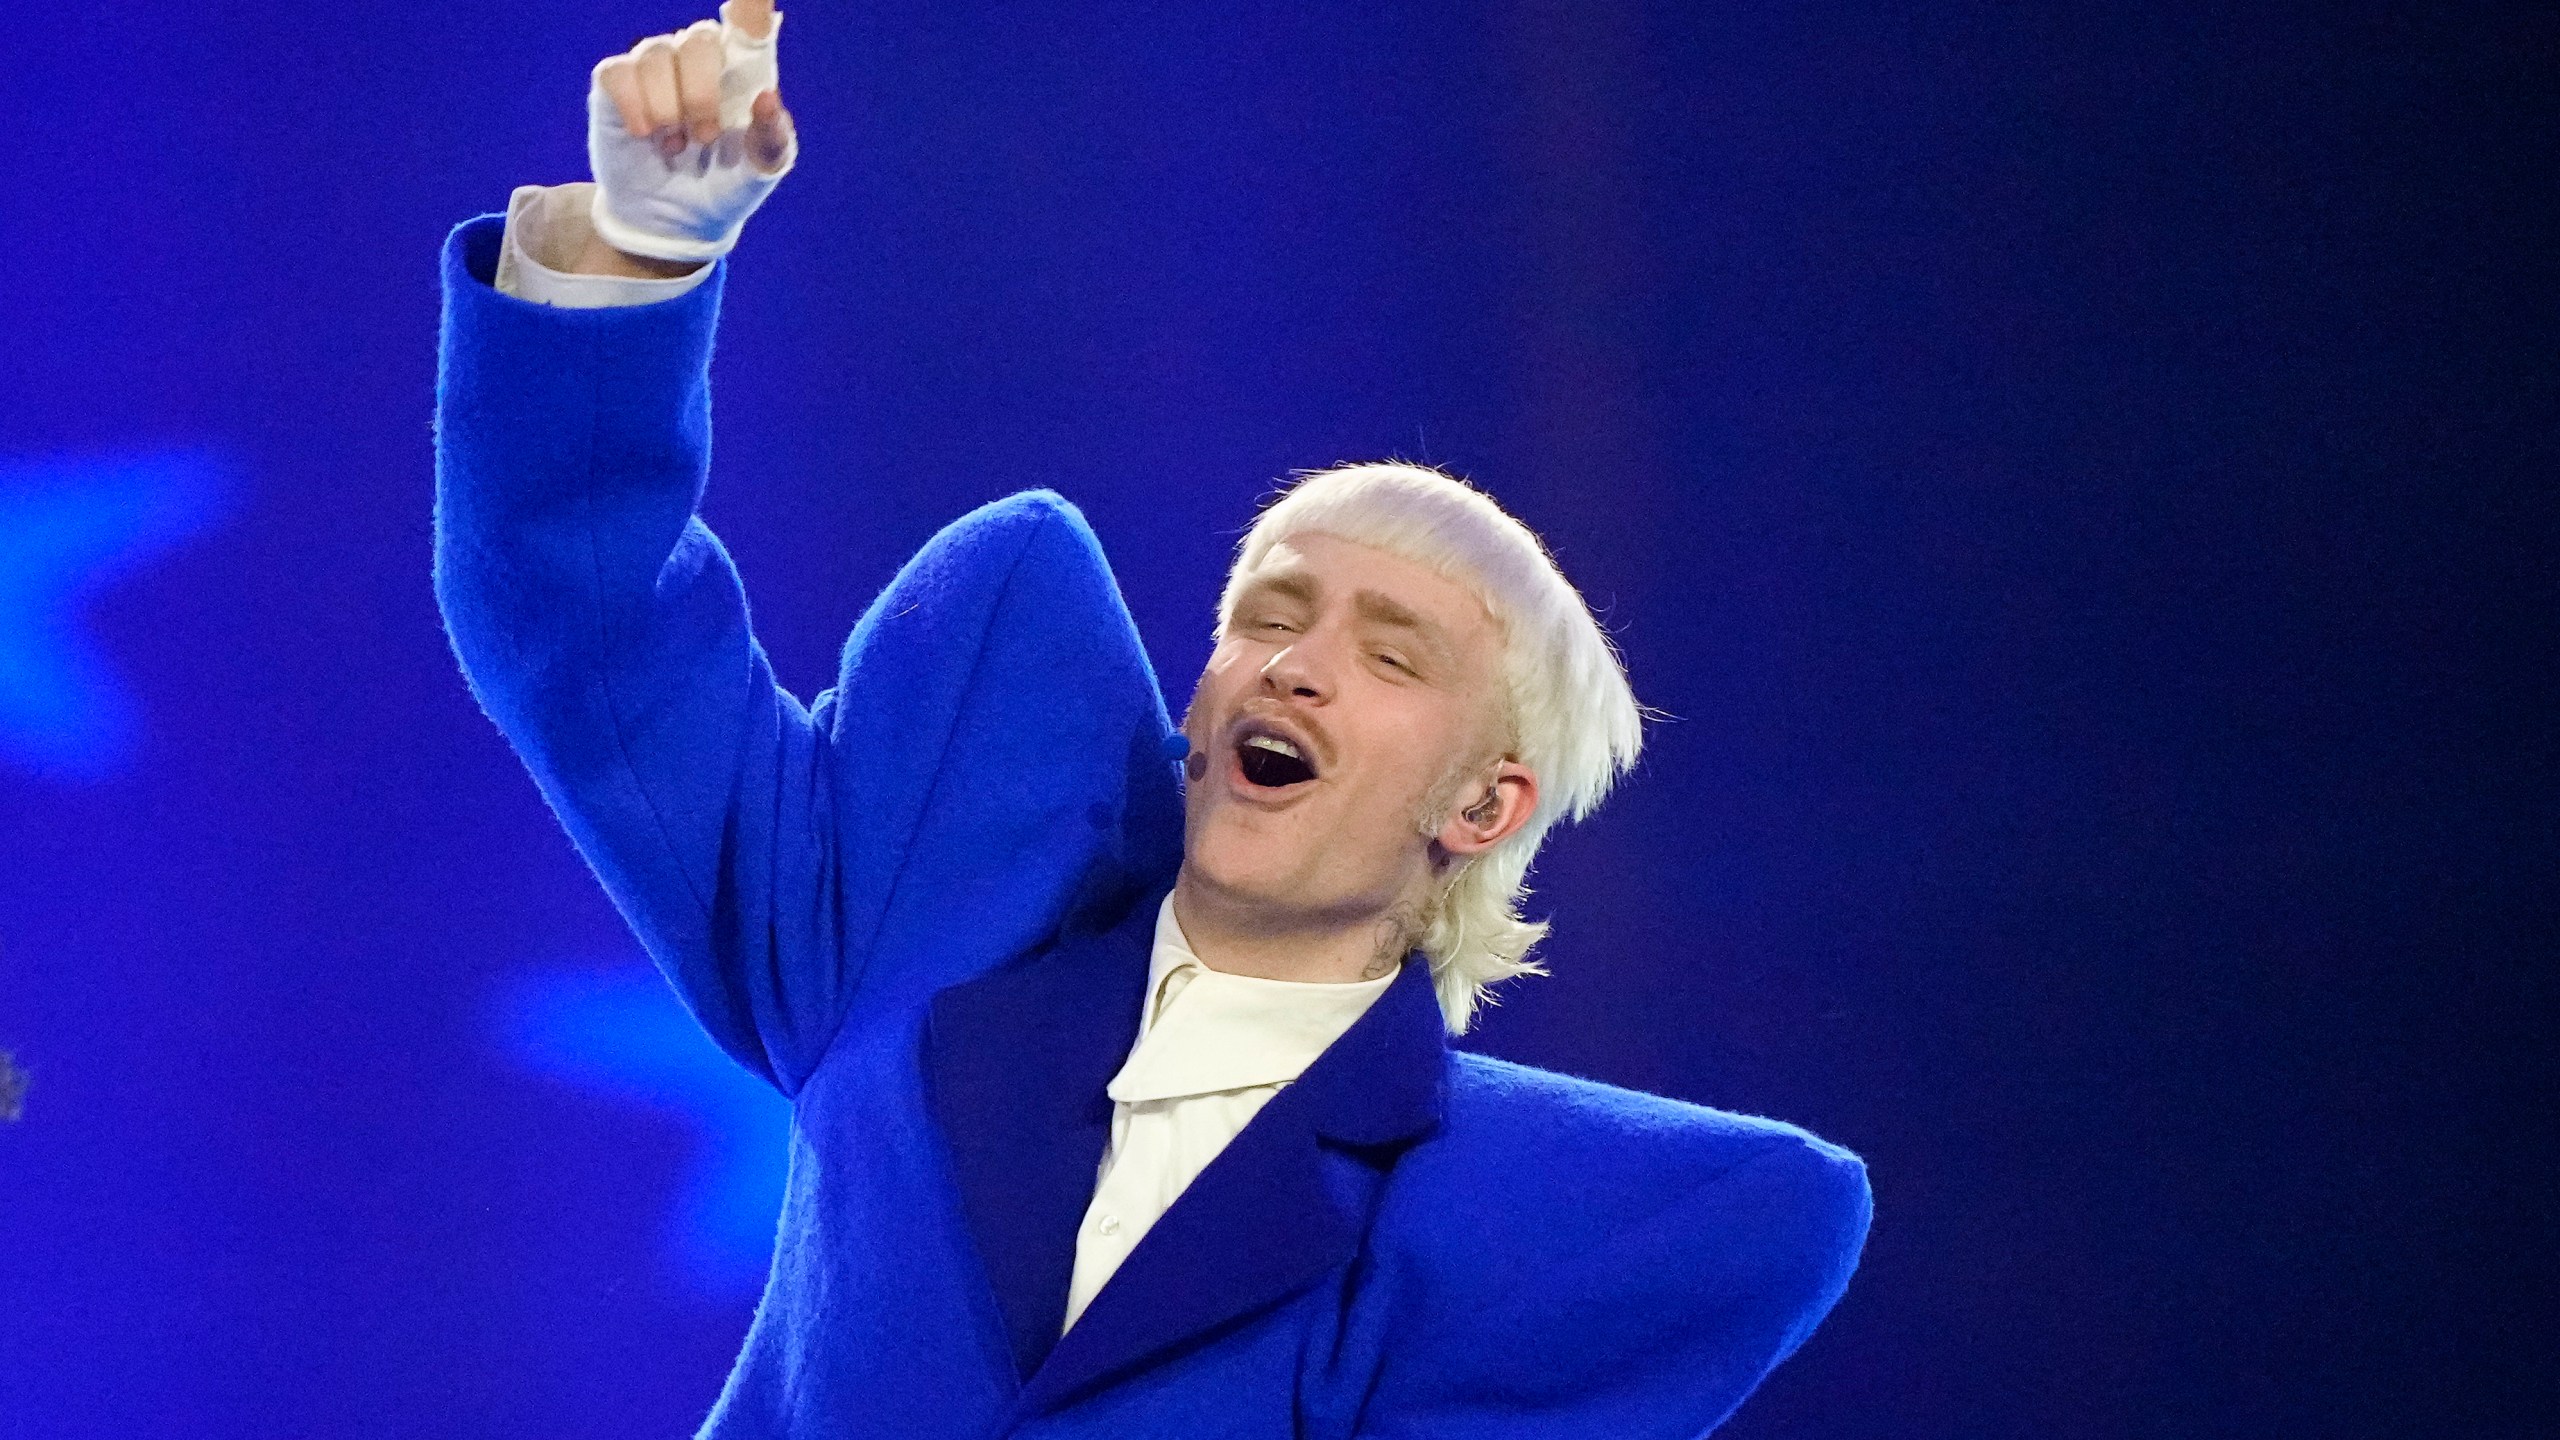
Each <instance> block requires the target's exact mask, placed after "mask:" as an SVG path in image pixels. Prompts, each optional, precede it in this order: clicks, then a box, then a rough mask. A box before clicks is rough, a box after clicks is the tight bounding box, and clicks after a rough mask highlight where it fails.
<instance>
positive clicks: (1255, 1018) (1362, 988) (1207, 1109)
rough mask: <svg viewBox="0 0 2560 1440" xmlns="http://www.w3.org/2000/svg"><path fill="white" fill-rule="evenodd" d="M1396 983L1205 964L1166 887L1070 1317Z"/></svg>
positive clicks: (1083, 1231) (1079, 1254)
mask: <svg viewBox="0 0 2560 1440" xmlns="http://www.w3.org/2000/svg"><path fill="white" fill-rule="evenodd" d="M1393 983H1395V976H1394V975H1393V974H1392V973H1391V974H1387V975H1382V976H1380V977H1379V978H1377V979H1375V980H1358V981H1351V982H1347V983H1323V982H1311V981H1304V980H1263V979H1258V978H1256V977H1254V976H1251V975H1230V974H1228V973H1227V972H1225V971H1223V970H1212V969H1210V968H1209V967H1208V966H1207V965H1205V964H1203V963H1201V960H1200V957H1199V956H1197V955H1194V954H1192V953H1191V946H1190V943H1189V942H1188V941H1186V940H1184V939H1183V936H1182V926H1181V924H1180V923H1179V922H1178V921H1176V920H1175V919H1174V918H1173V897H1172V896H1171V895H1167V896H1166V897H1165V898H1164V905H1163V906H1162V907H1161V908H1160V909H1158V910H1157V911H1156V942H1155V950H1154V953H1153V956H1152V957H1151V958H1150V959H1149V960H1148V962H1147V1005H1146V1008H1145V1009H1144V1010H1143V1011H1142V1012H1140V1014H1139V1016H1138V1043H1137V1044H1135V1045H1133V1046H1131V1047H1130V1049H1129V1059H1128V1063H1126V1064H1124V1065H1122V1066H1121V1067H1120V1073H1119V1074H1117V1075H1115V1076H1113V1077H1112V1078H1111V1084H1110V1085H1109V1086H1108V1087H1107V1089H1108V1091H1109V1093H1110V1096H1111V1147H1110V1149H1108V1150H1107V1151H1105V1152H1104V1153H1103V1157H1102V1170H1101V1174H1100V1176H1099V1177H1098V1179H1097V1182H1096V1184H1095V1185H1094V1189H1093V1202H1092V1204H1091V1205H1089V1206H1087V1207H1086V1209H1085V1215H1084V1224H1083V1225H1082V1226H1080V1227H1078V1229H1077V1230H1076V1267H1075V1277H1074V1279H1073V1280H1072V1281H1071V1282H1070V1283H1069V1284H1068V1286H1067V1327H1068V1328H1070V1329H1072V1328H1073V1327H1074V1325H1075V1323H1076V1320H1077V1317H1079V1316H1081V1315H1083V1314H1084V1311H1085V1307H1086V1306H1088V1305H1090V1304H1092V1303H1093V1297H1094V1296H1095V1295H1097V1294H1099V1293H1101V1290H1102V1286H1103V1283H1104V1282H1105V1281H1107V1280H1109V1279H1110V1278H1111V1276H1112V1274H1113V1273H1114V1272H1116V1271H1117V1270H1118V1269H1119V1268H1120V1262H1122V1261H1124V1260H1126V1259H1128V1258H1129V1253H1130V1252H1131V1251H1133V1250H1135V1249H1137V1248H1138V1242H1139V1241H1140V1240H1142V1239H1144V1238H1145V1237H1146V1233H1147V1231H1148V1230H1149V1229H1150V1228H1151V1227H1153V1226H1154V1224H1155V1223H1156V1221H1157V1220H1158V1219H1160V1218H1162V1216H1163V1215H1164V1212H1165V1211H1167V1210H1169V1209H1171V1208H1172V1207H1173V1202H1174V1201H1175V1200H1176V1199H1177V1198H1179V1197H1180V1196H1181V1194H1182V1192H1183V1190H1184V1189H1185V1188H1187V1187H1188V1186H1189V1185H1190V1184H1191V1182H1192V1180H1193V1179H1195V1178H1197V1177H1198V1175H1199V1174H1200V1172H1201V1171H1202V1170H1205V1169H1207V1168H1208V1166H1209V1162H1210V1161H1212V1160H1215V1159H1217V1158H1218V1152H1220V1151H1222V1150H1224V1149H1226V1148H1227V1142H1228V1141H1230V1140H1233V1139H1234V1138H1236V1134H1237V1132H1238V1131H1241V1130H1243V1129H1244V1127H1245V1123H1246V1122H1247V1121H1249V1120H1251V1119H1252V1118H1253V1117H1254V1115H1255V1113H1256V1112H1258V1111H1260V1110H1261V1109H1262V1107H1263V1106H1264V1105H1265V1104H1268V1103H1269V1102H1270V1100H1271V1097H1272V1096H1274V1095H1277V1094H1279V1093H1280V1088H1281V1087H1282V1086H1284V1085H1287V1084H1288V1083H1290V1082H1291V1081H1293V1080H1295V1079H1297V1078H1298V1076H1299V1075H1300V1074H1302V1073H1304V1071H1305V1070H1306V1068H1307V1067H1308V1066H1309V1065H1311V1064H1313V1063H1314V1062H1315V1058H1316V1057H1317V1056H1319V1055H1321V1054H1323V1053H1324V1052H1325V1049H1326V1047H1328V1046H1330V1045H1331V1044H1333V1042H1334V1041H1335V1040H1337V1039H1339V1038H1340V1037H1341V1035H1342V1032H1343V1031H1345V1030H1348V1029H1350V1028H1351V1024H1352V1022H1353V1021H1355V1020H1358V1019H1359V1018H1360V1017H1361V1016H1362V1015H1363V1014H1365V1013H1367V1011H1368V1009H1369V1006H1370V1005H1371V1004H1372V1003H1373V1002H1375V1001H1376V1000H1377V998H1378V997H1379V996H1381V995H1383V994H1385V993H1386V992H1387V987H1388V986H1389V985H1391V984H1393Z"/></svg>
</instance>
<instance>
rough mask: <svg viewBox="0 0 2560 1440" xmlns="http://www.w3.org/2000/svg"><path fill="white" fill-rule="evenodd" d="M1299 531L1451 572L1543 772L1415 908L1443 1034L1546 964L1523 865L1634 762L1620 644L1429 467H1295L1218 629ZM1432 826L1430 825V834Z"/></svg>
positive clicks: (1523, 534)
mask: <svg viewBox="0 0 2560 1440" xmlns="http://www.w3.org/2000/svg"><path fill="white" fill-rule="evenodd" d="M1303 534H1324V535H1331V536H1334V537H1336V538H1339V539H1343V540H1349V541H1353V542H1356V543H1358V544H1362V545H1369V546H1373V547H1375V548H1377V549H1380V550H1384V551H1386V552H1387V553H1388V554H1391V555H1396V556H1399V557H1401V558H1403V559H1406V560H1410V561H1413V562H1414V563H1415V564H1418V565H1421V566H1424V567H1425V568H1427V569H1430V570H1432V571H1434V572H1435V573H1437V574H1439V575H1442V576H1444V577H1446V578H1448V579H1450V580H1453V581H1456V582H1457V583H1459V584H1461V585H1464V586H1465V587H1467V588H1468V589H1469V590H1470V591H1472V592H1474V593H1475V595H1476V596H1477V597H1478V598H1480V599H1482V600H1483V601H1484V605H1485V608H1486V609H1487V610H1488V611H1490V612H1492V615H1493V618H1494V620H1495V622H1496V623H1497V624H1498V625H1499V626H1500V628H1501V632H1502V647H1503V655H1502V667H1501V674H1502V684H1501V692H1502V693H1501V699H1502V703H1503V709H1504V714H1503V717H1502V719H1503V723H1504V726H1505V730H1506V733H1507V735H1508V744H1507V749H1506V755H1507V757H1508V758H1510V759H1512V760H1514V761H1517V762H1518V763H1519V764H1521V765H1524V766H1527V767H1528V768H1529V769H1530V770H1531V771H1533V772H1534V773H1535V774H1536V775H1537V777H1538V808H1537V809H1536V810H1535V811H1534V812H1533V813H1532V814H1531V815H1530V817H1529V823H1527V824H1526V825H1523V826H1521V827H1520V829H1519V830H1517V831H1515V832H1513V833H1512V834H1511V835H1510V836H1508V837H1507V838H1505V839H1504V840H1503V841H1502V843H1501V844H1499V845H1496V846H1494V847H1493V848H1492V849H1490V850H1487V851H1485V852H1484V853H1482V854H1480V855H1478V856H1476V857H1474V859H1473V860H1472V861H1469V862H1466V863H1463V864H1461V865H1460V866H1459V867H1458V869H1457V871H1456V873H1455V874H1454V875H1453V876H1452V877H1451V878H1450V880H1449V882H1448V885H1447V888H1446V889H1445V890H1444V891H1443V892H1442V893H1441V895H1440V897H1439V899H1438V900H1437V901H1436V902H1435V903H1434V904H1433V905H1431V906H1430V907H1429V909H1428V910H1427V911H1426V913H1425V914H1424V915H1423V916H1422V917H1420V918H1421V921H1422V925H1421V939H1420V942H1419V943H1420V946H1421V949H1422V951H1423V953H1424V954H1425V955H1427V956H1428V957H1429V958H1430V961H1431V976H1432V982H1433V986H1434V988H1435V989H1436V990H1437V991H1438V993H1439V997H1440V1010H1441V1014H1442V1015H1443V1016H1444V1017H1445V1018H1446V1019H1447V1021H1448V1025H1449V1030H1450V1033H1452V1034H1464V1033H1466V1030H1467V1027H1468V1025H1469V1024H1471V1023H1473V1021H1474V1019H1475V1014H1476V1007H1477V1006H1478V1005H1481V1004H1485V1003H1487V1002H1488V1001H1489V998H1490V997H1489V996H1488V994H1487V990H1488V988H1489V987H1491V986H1493V985H1495V984H1498V983H1500V982H1501V981H1504V980H1508V979H1510V978H1511V977H1513V976H1515V975H1543V974H1545V973H1547V972H1546V969H1545V967H1544V966H1541V965H1540V964H1538V962H1537V961H1535V960H1533V959H1531V958H1529V951H1530V950H1531V948H1532V947H1534V946H1536V945H1537V943H1538V942H1539V941H1540V940H1541V939H1543V938H1545V936H1546V933H1547V929H1548V926H1547V922H1545V921H1542V920H1527V919H1523V918H1521V915H1520V902H1521V900H1522V899H1523V898H1524V897H1525V896H1527V894H1528V893H1529V886H1528V874H1529V862H1530V861H1531V859H1533V858H1534V857H1535V856H1536V855H1537V853H1538V847H1539V845H1540V844H1542V843H1543V842H1544V841H1545V840H1546V836H1547V831H1548V830H1549V829H1550V828H1551V827H1553V826H1554V824H1555V823H1556V822H1557V821H1558V820H1561V819H1565V818H1567V817H1570V818H1572V819H1575V820H1579V819H1581V818H1582V817H1584V816H1585V815H1588V814H1590V813H1591V811H1592V810H1593V809H1594V808H1595V807H1596V806H1598V805H1599V803H1600V800H1601V798H1602V797H1603V796H1605V795H1606V794H1608V792H1609V789H1610V787H1611V786H1612V785H1614V784H1615V783H1616V782H1617V779H1618V777H1619V776H1620V775H1622V774H1624V773H1625V772H1626V770H1627V767H1629V766H1631V765H1633V764H1634V763H1635V760H1636V754H1637V752H1638V750H1639V749H1641V748H1642V745H1643V742H1644V735H1643V728H1644V727H1643V721H1644V710H1643V707H1641V706H1639V705H1638V704H1637V703H1636V698H1635V694H1634V692H1633V691H1631V690H1630V689H1629V688H1628V686H1627V672H1626V665H1625V663H1624V662H1623V661H1622V660H1621V659H1620V658H1619V655H1618V647H1617V646H1616V645H1615V644H1613V643H1612V642H1611V641H1610V639H1609V636H1608V632H1606V631H1604V630H1602V629H1601V628H1600V623H1599V621H1598V620H1596V619H1594V618H1593V616H1592V614H1591V607H1590V606H1589V605H1587V604H1585V603H1584V602H1583V599H1582V593H1581V592H1580V591H1578V590H1576V589H1574V587H1573V584H1572V582H1570V581H1568V580H1566V579H1565V578H1564V572H1563V571H1561V570H1559V569H1558V568H1556V562H1555V559H1554V557H1553V556H1551V555H1549V554H1548V553H1547V547H1546V546H1545V544H1543V543H1542V542H1540V540H1539V539H1538V537H1537V536H1536V535H1535V534H1534V533H1532V532H1531V531H1530V529H1529V527H1528V526H1526V525H1523V524H1521V523H1520V522H1519V521H1518V520H1515V519H1513V518H1512V517H1511V516H1510V515H1509V514H1508V513H1506V512H1505V511H1504V510H1503V508H1502V507H1501V506H1499V505H1497V504H1495V503H1494V502H1493V499H1492V497H1491V496H1488V495H1486V494H1485V493H1484V492H1483V491H1481V490H1478V489H1476V488H1475V487H1474V486H1472V485H1469V484H1468V483H1467V482H1466V481H1464V480H1461V479H1459V478H1457V477H1456V476H1454V475H1449V474H1446V473H1444V472H1442V471H1439V470H1434V469H1431V468H1429V467H1427V466H1422V465H1411V464H1405V463H1402V462H1394V461H1389V462H1378V463H1371V464H1361V465H1341V466H1336V467H1334V468H1333V469H1329V470H1317V471H1311V472H1302V473H1301V475H1300V478H1299V479H1298V481H1297V483H1296V484H1294V485H1292V486H1290V487H1289V488H1288V489H1287V490H1286V491H1284V492H1282V493H1281V495H1280V497H1279V498H1278V499H1276V500H1275V501H1273V502H1272V503H1271V504H1270V505H1269V506H1268V507H1267V508H1265V509H1264V510H1263V512H1262V514H1261V515H1260V516H1259V517H1258V518H1256V519H1255V521H1254V523H1253V528H1252V529H1251V530H1249V531H1247V532H1246V533H1245V537H1244V542H1243V543H1242V544H1241V545H1239V546H1238V547H1237V549H1236V559H1235V564H1234V565H1233V566H1232V567H1231V568H1229V570H1228V571H1227V585H1226V592H1225V593H1224V594H1223V595H1221V596H1220V597H1219V599H1218V633H1219V635H1220V636H1221V637H1224V635H1225V634H1226V629H1227V625H1228V623H1229V622H1230V621H1232V620H1233V619H1234V616H1235V605H1236V601H1237V599H1238V598H1239V597H1240V596H1241V595H1242V593H1243V591H1244V586H1245V583H1246V581H1247V580H1248V579H1249V577H1250V576H1251V575H1252V574H1253V572H1254V571H1255V570H1256V569H1258V568H1260V566H1261V564H1262V562H1263V559H1264V557H1265V556H1267V555H1268V554H1269V553H1270V551H1271V547H1272V546H1274V545H1277V544H1279V543H1280V542H1282V541H1284V540H1287V539H1288V538H1290V537H1291V536H1293V535H1303ZM1437 788H1438V787H1435V789H1437ZM1437 828H1438V825H1437V822H1436V821H1435V822H1430V823H1429V824H1428V825H1427V826H1426V833H1430V832H1431V831H1436V830H1437Z"/></svg>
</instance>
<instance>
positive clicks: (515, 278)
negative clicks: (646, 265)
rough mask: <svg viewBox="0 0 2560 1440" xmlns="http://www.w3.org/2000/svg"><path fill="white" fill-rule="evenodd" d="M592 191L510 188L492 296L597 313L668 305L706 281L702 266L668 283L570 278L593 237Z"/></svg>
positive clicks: (591, 186) (582, 186)
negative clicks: (607, 309)
mask: <svg viewBox="0 0 2560 1440" xmlns="http://www.w3.org/2000/svg"><path fill="white" fill-rule="evenodd" d="M595 188H596V187H595V182H594V181H592V180H581V181H578V182H577V183H576V184H573V185H519V186H517V187H516V188H515V193H514V194H512V195H509V196H508V197H507V233H506V237H505V239H504V240H503V241H501V242H500V244H499V246H498V273H497V276H496V288H497V290H498V293H500V294H502V295H513V296H515V297H516V298H517V299H519V300H531V301H533V302H535V303H536V304H540V305H557V306H559V307H560V308H562V309H564V310H601V309H603V308H605V307H606V306H608V305H646V304H649V303H651V302H653V301H658V300H672V299H674V298H675V297H677V296H678V295H681V294H683V293H684V292H686V291H687V290H690V289H692V288H693V287H694V286H696V285H699V284H701V283H702V282H703V281H705V280H707V279H709V278H711V267H710V266H709V265H707V264H706V265H703V266H700V267H698V268H697V269H695V270H694V271H693V273H692V274H689V275H679V276H677V277H675V278H674V279H672V280H641V279H636V278H632V277H628V276H622V275H579V274H574V273H572V272H571V271H570V269H569V266H570V265H571V264H572V263H573V262H574V261H575V260H576V259H577V255H578V252H579V251H580V250H582V249H584V248H586V243H587V237H589V236H591V235H593V234H594V233H595V222H594V221H592V220H590V219H588V218H587V207H588V206H589V205H590V204H591V203H592V201H593V197H594V195H595Z"/></svg>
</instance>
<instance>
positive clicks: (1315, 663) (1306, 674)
mask: <svg viewBox="0 0 2560 1440" xmlns="http://www.w3.org/2000/svg"><path fill="white" fill-rule="evenodd" d="M1313 638H1314V637H1312V636H1300V637H1299V639H1298V643H1297V644H1295V645H1289V646H1284V647H1282V648H1281V649H1279V650H1277V651H1274V652H1273V653H1272V656H1271V658H1270V659H1269V660H1266V661H1264V662H1263V664H1262V688H1263V691H1264V693H1266V694H1270V695H1274V696H1278V697H1281V698H1284V699H1289V700H1304V701H1311V702H1313V703H1315V704H1319V705H1321V704H1323V703H1324V702H1325V701H1326V700H1328V699H1330V698H1332V695H1333V685H1332V683H1331V681H1330V679H1329V678H1328V677H1327V675H1326V672H1325V668H1324V664H1323V661H1322V660H1321V658H1320V657H1319V656H1317V655H1316V654H1315V653H1314V647H1313V646H1311V645H1310V644H1309V643H1308V642H1309V641H1310V640H1311V639H1313Z"/></svg>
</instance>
